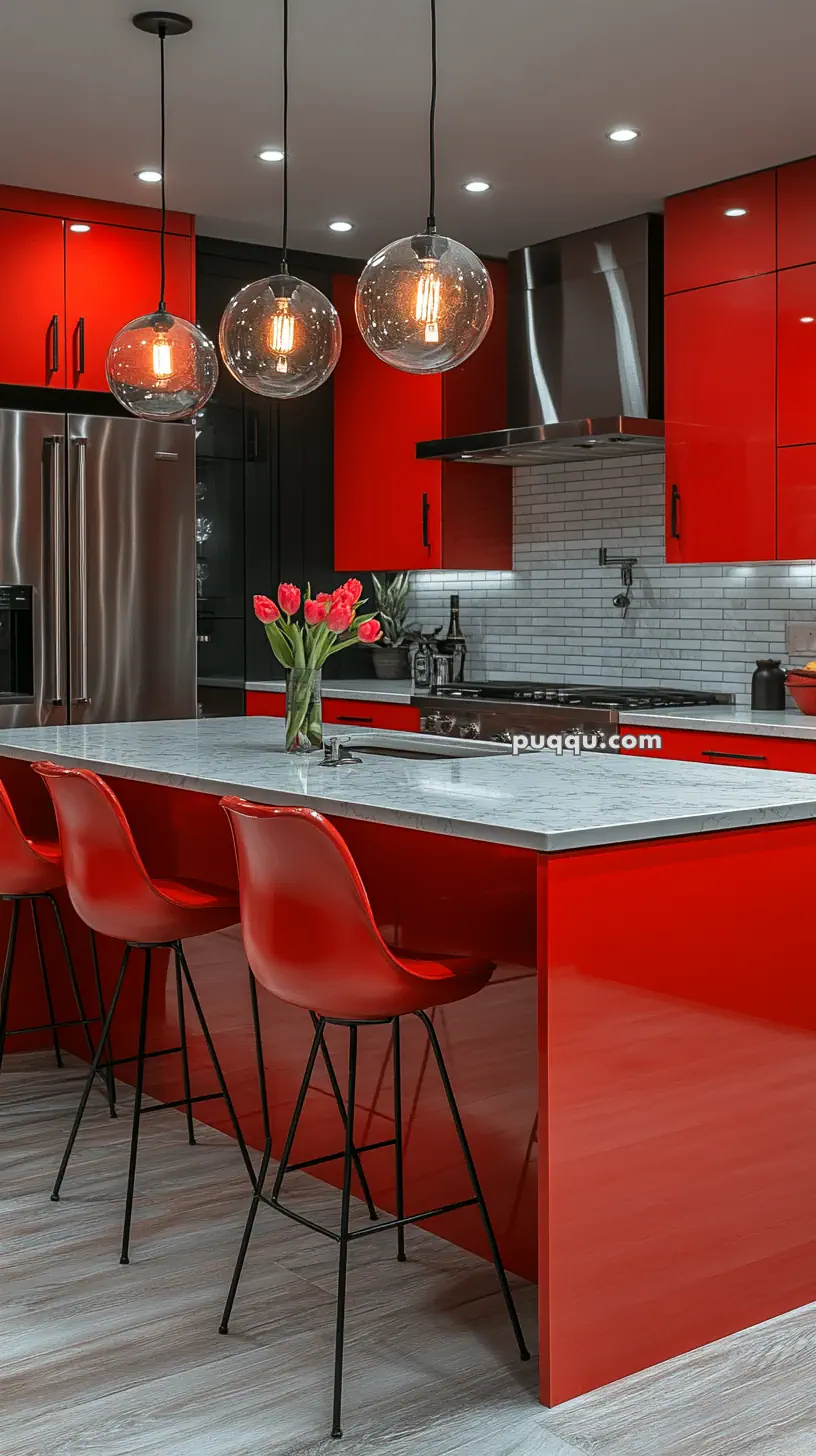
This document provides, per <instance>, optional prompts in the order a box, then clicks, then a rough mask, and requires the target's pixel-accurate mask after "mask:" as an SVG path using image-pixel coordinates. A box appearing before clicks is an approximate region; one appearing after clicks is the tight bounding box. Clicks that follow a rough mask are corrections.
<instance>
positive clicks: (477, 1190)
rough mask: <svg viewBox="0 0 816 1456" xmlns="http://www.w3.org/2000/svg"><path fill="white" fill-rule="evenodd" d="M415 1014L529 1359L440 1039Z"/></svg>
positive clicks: (523, 1352)
mask: <svg viewBox="0 0 816 1456" xmlns="http://www.w3.org/2000/svg"><path fill="white" fill-rule="evenodd" d="M415 1015H416V1016H418V1017H419V1020H420V1021H421V1022H422V1024H423V1026H424V1027H425V1030H426V1031H427V1033H428V1040H429V1042H430V1044H431V1050H432V1051H433V1054H434V1057H435V1058H436V1065H437V1067H438V1068H439V1075H440V1077H441V1079H442V1086H443V1087H444V1089H445V1096H446V1097H447V1099H448V1107H449V1108H450V1112H451V1117H452V1118H453V1125H454V1127H455V1128H456V1135H457V1137H458V1138H459V1146H460V1147H461V1149H462V1156H463V1157H464V1160H465V1164H466V1166H467V1170H468V1176H469V1178H470V1182H471V1186H472V1188H473V1192H474V1194H475V1197H476V1202H477V1204H478V1205H479V1212H480V1214H481V1215H482V1223H483V1225H484V1231H485V1233H486V1235H487V1242H488V1244H489V1245H490V1253H491V1256H492V1259H493V1265H494V1268H495V1270H496V1274H497V1276H498V1280H499V1287H500V1289H501V1292H502V1298H503V1299H504V1303H505V1305H506V1307H507V1313H508V1315H509V1316H510V1323H511V1325H512V1326H513V1334H514V1335H515V1337H516V1343H517V1345H518V1347H519V1354H520V1355H521V1358H522V1360H529V1358H530V1351H529V1350H528V1349H527V1346H526V1344H525V1342H524V1335H523V1333H522V1329H521V1324H520V1322H519V1317H518V1314H517V1313H516V1306H515V1301H514V1299H513V1296H512V1294H511V1292H510V1285H509V1284H508V1282H507V1275H506V1273H505V1270H504V1264H503V1263H502V1257H501V1254H500V1253H499V1246H498V1243H497V1242H496V1235H495V1233H494V1232H493V1225H492V1223H491V1221H490V1214H489V1213H488V1211H487V1204H486V1203H485V1198H484V1194H483V1192H482V1188H481V1184H480V1182H479V1177H478V1174H477V1172H476V1165H475V1163H474V1161H473V1154H472V1153H471V1151H470V1145H469V1143H468V1140H467V1136H466V1133H465V1129H464V1126H463V1123H462V1118H461V1116H460V1114H459V1108H458V1105H457V1102H456V1098H455V1096H454V1093H453V1087H452V1086H451V1081H450V1077H449V1076H448V1069H447V1067H446V1066H445V1058H444V1057H443V1055H442V1048H441V1047H440V1045H439V1038H438V1036H437V1034H436V1031H435V1029H434V1025H433V1022H432V1021H431V1018H430V1016H429V1015H428V1013H427V1012H426V1011H417V1012H416V1013H415Z"/></svg>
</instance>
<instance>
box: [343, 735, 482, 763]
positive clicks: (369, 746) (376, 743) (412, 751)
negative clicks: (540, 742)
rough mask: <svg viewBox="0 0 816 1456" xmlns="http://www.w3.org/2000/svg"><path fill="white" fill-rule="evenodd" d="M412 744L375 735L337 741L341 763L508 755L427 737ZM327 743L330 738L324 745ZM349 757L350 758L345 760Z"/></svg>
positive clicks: (419, 737) (459, 740)
mask: <svg viewBox="0 0 816 1456" xmlns="http://www.w3.org/2000/svg"><path fill="white" fill-rule="evenodd" d="M411 739H412V741H411V742H410V743H406V742H405V741H404V740H402V741H401V742H400V741H398V742H393V741H391V740H392V735H391V734H389V735H388V737H387V738H386V736H385V735H383V737H382V738H379V737H378V736H377V735H376V734H375V733H372V734H367V735H366V737H365V738H356V739H355V738H347V737H345V736H343V737H342V738H341V746H342V750H343V754H344V757H343V758H342V759H341V762H344V763H350V762H352V761H353V759H354V758H358V757H360V758H369V757H371V758H414V759H419V760H425V761H427V760H429V759H445V758H489V757H490V756H492V755H493V754H499V753H505V754H506V753H509V752H510V746H509V744H506V743H483V742H479V741H475V742H474V741H472V740H471V741H468V740H466V739H462V738H436V737H433V736H431V735H428V736H427V737H425V736H423V735H422V734H420V733H415V734H412V735H411ZM330 742H331V739H330V738H327V739H326V743H327V744H329V743H330ZM346 754H351V755H352V758H349V757H346V756H345V755H346Z"/></svg>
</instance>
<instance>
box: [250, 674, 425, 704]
mask: <svg viewBox="0 0 816 1456" xmlns="http://www.w3.org/2000/svg"><path fill="white" fill-rule="evenodd" d="M245 686H246V690H247V692H248V693H282V692H285V689H286V685H285V683H284V681H283V678H277V679H276V678H270V679H269V680H268V681H267V682H248V683H246V684H245ZM322 691H323V697H324V698H356V699H357V700H358V701H359V702H361V703H403V704H404V705H405V707H408V705H409V704H410V701H411V691H412V689H411V679H410V678H409V677H406V678H394V679H393V681H390V682H389V681H388V680H387V679H386V678H377V677H350V678H348V679H346V680H344V679H342V678H332V680H331V681H330V682H324V683H323V689H322Z"/></svg>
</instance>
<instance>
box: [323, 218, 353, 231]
mask: <svg viewBox="0 0 816 1456" xmlns="http://www.w3.org/2000/svg"><path fill="white" fill-rule="evenodd" d="M329 227H330V228H331V230H332V232H333V233H350V232H351V229H352V228H353V227H354V223H353V222H343V220H342V218H338V219H337V222H330V223H329Z"/></svg>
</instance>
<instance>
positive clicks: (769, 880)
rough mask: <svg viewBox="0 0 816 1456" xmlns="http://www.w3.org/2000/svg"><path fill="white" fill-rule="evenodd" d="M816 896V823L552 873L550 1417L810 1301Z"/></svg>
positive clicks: (542, 873) (543, 1210) (545, 1192)
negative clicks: (811, 922) (815, 913)
mask: <svg viewBox="0 0 816 1456" xmlns="http://www.w3.org/2000/svg"><path fill="white" fill-rule="evenodd" d="M814 883H816V825H813V824H811V823H802V824H795V825H788V826H772V827H768V828H756V829H748V830H742V831H736V832H729V833H723V834H710V835H699V836H692V837H688V838H681V839H676V840H662V841H658V842H653V843H641V844H634V845H630V846H621V847H618V848H609V849H597V850H590V851H586V852H584V853H569V854H563V855H556V856H551V857H549V858H544V857H542V859H541V861H540V866H539V918H540V943H539V953H540V974H541V980H542V988H541V995H540V1001H539V1005H540V1023H539V1029H540V1059H541V1065H542V1078H541V1105H540V1116H541V1139H540V1141H541V1148H540V1155H541V1158H542V1165H543V1166H544V1167H545V1168H546V1174H544V1173H543V1174H542V1183H541V1203H540V1268H541V1275H540V1284H539V1287H540V1314H541V1319H540V1324H541V1341H542V1355H541V1398H542V1400H543V1401H544V1402H545V1403H546V1404H549V1405H555V1404H558V1403H559V1402H561V1401H564V1400H567V1399H569V1398H570V1397H572V1396H575V1395H578V1394H580V1393H581V1392H583V1391H587V1390H590V1389H593V1388H595V1387H596V1386H599V1385H603V1384H606V1383H607V1382H609V1381H612V1380H616V1379H618V1378H619V1377H621V1376H624V1375H627V1374H630V1373H631V1372H633V1371H636V1370H640V1369H644V1368H646V1367H648V1366H651V1365H654V1364H655V1363H657V1362H659V1361H661V1360H665V1359H667V1358H669V1357H670V1356H673V1355H677V1354H679V1353H681V1352H683V1351H686V1350H689V1349H693V1348H696V1347H698V1346H700V1345H703V1344H706V1343H708V1342H709V1341H711V1340H716V1339H718V1338H720V1337H721V1336H724V1335H727V1334H729V1333H731V1332H733V1331H735V1330H738V1329H742V1328H744V1327H746V1326H748V1325H752V1324H755V1323H757V1322H758V1321H761V1320H765V1319H768V1318H770V1317H772V1316H774V1315H777V1314H780V1313H782V1312H783V1311H785V1310H788V1309H791V1308H794V1307H796V1306H799V1305H802V1304H805V1303H807V1302H809V1301H811V1300H813V1299H816V1159H814V1156H813V1149H814V1146H816V1079H814V1071H813V1069H814V1064H816V1055H815V1054H816V974H814V969H815V968H814V956H813V954H812V953H811V951H810V948H809V941H808V938H807V935H806V934H804V935H803V934H797V933H796V932H795V930H794V927H795V926H796V925H797V924H798V925H803V924H806V920H807V909H808V907H809V905H810V903H811V901H812V887H813V884H814ZM786 922H787V923H788V924H789V925H790V927H791V930H790V931H786V930H785V928H784V927H785V924H786Z"/></svg>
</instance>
